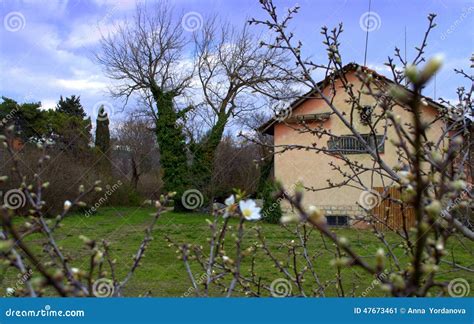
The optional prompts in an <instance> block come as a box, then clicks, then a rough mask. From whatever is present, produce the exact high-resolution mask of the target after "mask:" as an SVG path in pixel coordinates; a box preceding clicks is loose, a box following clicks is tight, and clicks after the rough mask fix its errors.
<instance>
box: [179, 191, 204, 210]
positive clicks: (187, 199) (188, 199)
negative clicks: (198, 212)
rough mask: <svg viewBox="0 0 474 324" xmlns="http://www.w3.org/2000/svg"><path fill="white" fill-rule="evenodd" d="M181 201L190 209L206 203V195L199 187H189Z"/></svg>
mask: <svg viewBox="0 0 474 324" xmlns="http://www.w3.org/2000/svg"><path fill="white" fill-rule="evenodd" d="M181 203H182V204H183V206H184V207H185V208H186V209H189V210H193V209H196V208H200V207H202V205H203V203H204V196H203V195H202V193H201V192H200V191H199V190H197V189H188V190H186V191H185V192H184V193H183V196H181Z"/></svg>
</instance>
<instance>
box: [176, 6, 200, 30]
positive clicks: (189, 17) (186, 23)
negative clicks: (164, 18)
mask: <svg viewBox="0 0 474 324" xmlns="http://www.w3.org/2000/svg"><path fill="white" fill-rule="evenodd" d="M202 25H203V18H202V15H201V14H200V13H199V12H195V11H191V12H188V13H186V14H185V15H184V16H183V19H182V20H181V26H183V29H184V30H185V31H188V32H195V31H197V30H199V29H201V28H202Z"/></svg>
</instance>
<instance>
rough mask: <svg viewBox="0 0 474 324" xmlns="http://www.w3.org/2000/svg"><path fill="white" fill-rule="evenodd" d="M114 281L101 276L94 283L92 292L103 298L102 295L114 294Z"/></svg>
mask: <svg viewBox="0 0 474 324" xmlns="http://www.w3.org/2000/svg"><path fill="white" fill-rule="evenodd" d="M114 290H115V288H114V283H113V281H112V280H110V279H107V278H100V279H97V280H96V281H94V284H93V285H92V293H93V294H94V296H96V297H99V298H102V297H110V296H112V295H113V294H114Z"/></svg>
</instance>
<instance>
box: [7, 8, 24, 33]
mask: <svg viewBox="0 0 474 324" xmlns="http://www.w3.org/2000/svg"><path fill="white" fill-rule="evenodd" d="M25 25H26V19H25V16H23V14H22V13H21V12H18V11H12V12H10V13H8V14H7V15H6V16H5V17H4V18H3V26H4V27H5V29H6V30H8V31H9V32H17V31H20V30H22V29H23V28H25Z"/></svg>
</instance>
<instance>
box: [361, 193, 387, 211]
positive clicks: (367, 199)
mask: <svg viewBox="0 0 474 324" xmlns="http://www.w3.org/2000/svg"><path fill="white" fill-rule="evenodd" d="M381 202H382V196H380V193H378V192H377V191H375V190H364V191H362V192H361V194H360V196H359V205H360V206H361V207H362V208H364V209H367V210H370V209H372V208H374V207H376V206H378V205H379V204H380V203H381Z"/></svg>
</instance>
